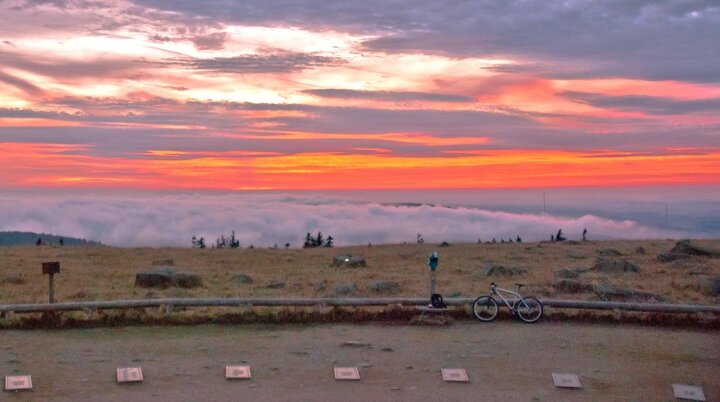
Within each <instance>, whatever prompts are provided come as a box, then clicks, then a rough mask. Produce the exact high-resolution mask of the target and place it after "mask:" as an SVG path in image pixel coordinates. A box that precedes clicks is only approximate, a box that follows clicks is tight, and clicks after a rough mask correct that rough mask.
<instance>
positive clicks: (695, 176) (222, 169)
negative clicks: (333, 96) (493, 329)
mask: <svg viewBox="0 0 720 402" xmlns="http://www.w3.org/2000/svg"><path fill="white" fill-rule="evenodd" d="M83 150H84V148H83V147H81V146H67V145H58V144H20V143H0V152H1V153H2V154H3V155H8V157H7V163H6V168H5V169H3V170H2V171H1V172H0V179H1V180H2V182H3V183H5V184H6V185H7V186H9V187H33V186H47V187H58V188H73V187H88V186H89V187H109V188H137V189H160V190H162V189H218V190H220V189H223V190H247V189H303V190H311V189H347V188H357V189H361V188H362V189H420V188H436V189H443V188H458V189H460V188H466V189H467V188H520V187H523V188H545V187H565V186H643V185H660V184H666V185H667V184H720V179H719V178H720V151H719V150H709V151H708V152H705V153H703V152H698V150H696V149H690V150H688V151H689V152H688V153H683V150H682V149H673V150H669V151H668V154H666V155H643V154H631V153H617V152H601V153H587V152H585V153H583V152H561V151H542V150H540V151H538V150H512V151H508V150H486V151H474V152H465V153H463V154H457V155H450V156H442V157H393V156H388V155H386V154H382V153H378V154H357V155H345V154H328V153H306V154H298V155H254V154H252V153H242V152H240V153H227V154H226V153H215V154H214V155H212V156H197V157H190V156H188V155H184V156H186V157H185V158H182V159H172V158H169V159H168V156H177V155H183V153H181V152H174V151H153V152H150V153H146V154H145V155H146V157H150V158H145V159H137V160H134V159H124V158H101V157H91V156H87V155H82V154H79V151H83ZM152 157H155V158H152Z"/></svg>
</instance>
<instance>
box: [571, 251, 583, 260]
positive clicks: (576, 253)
mask: <svg viewBox="0 0 720 402" xmlns="http://www.w3.org/2000/svg"><path fill="white" fill-rule="evenodd" d="M568 256H569V257H570V258H572V259H574V260H584V259H586V258H587V256H586V255H585V254H583V253H582V252H580V251H577V250H571V251H570V252H568Z"/></svg>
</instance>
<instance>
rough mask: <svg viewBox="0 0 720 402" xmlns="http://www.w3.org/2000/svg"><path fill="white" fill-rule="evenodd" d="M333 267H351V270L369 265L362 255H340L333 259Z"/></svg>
mask: <svg viewBox="0 0 720 402" xmlns="http://www.w3.org/2000/svg"><path fill="white" fill-rule="evenodd" d="M332 266H333V267H342V266H345V267H351V268H357V267H366V266H367V263H366V262H365V257H363V256H361V255H350V254H345V255H338V256H335V257H333V262H332Z"/></svg>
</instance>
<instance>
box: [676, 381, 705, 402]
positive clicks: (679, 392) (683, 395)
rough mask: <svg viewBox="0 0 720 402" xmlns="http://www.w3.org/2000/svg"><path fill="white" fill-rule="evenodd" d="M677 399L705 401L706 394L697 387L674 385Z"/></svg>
mask: <svg viewBox="0 0 720 402" xmlns="http://www.w3.org/2000/svg"><path fill="white" fill-rule="evenodd" d="M673 391H674V392H675V398H678V399H689V400H691V401H704V400H705V394H704V393H703V390H702V388H700V387H698V386H695V385H685V384H673Z"/></svg>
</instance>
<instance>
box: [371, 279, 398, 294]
mask: <svg viewBox="0 0 720 402" xmlns="http://www.w3.org/2000/svg"><path fill="white" fill-rule="evenodd" d="M368 287H369V288H370V290H372V291H373V292H396V291H398V290H400V284H399V283H397V282H395V281H371V282H370V283H369V284H368Z"/></svg>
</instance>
